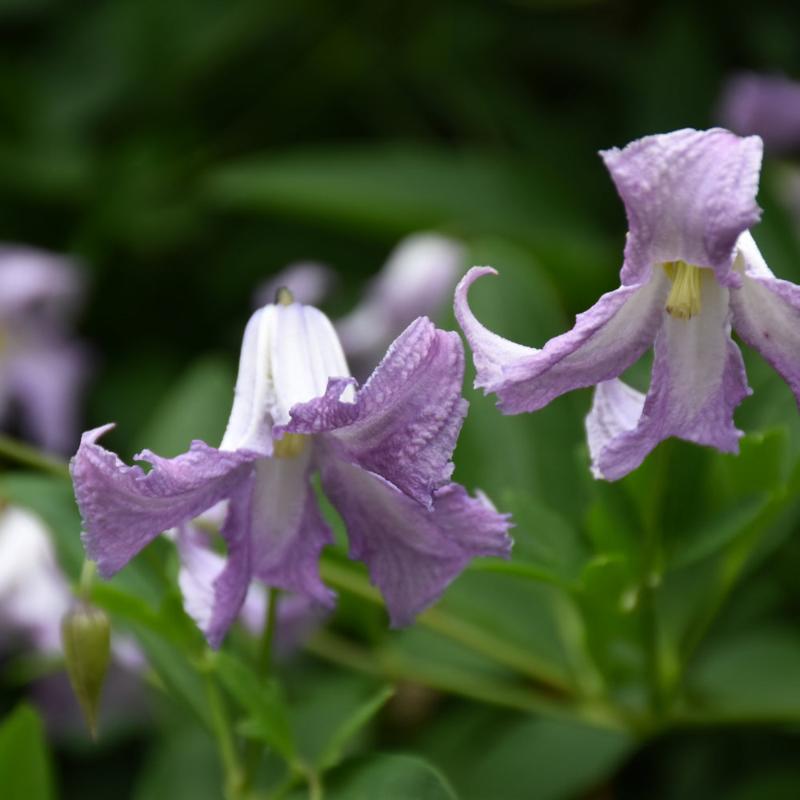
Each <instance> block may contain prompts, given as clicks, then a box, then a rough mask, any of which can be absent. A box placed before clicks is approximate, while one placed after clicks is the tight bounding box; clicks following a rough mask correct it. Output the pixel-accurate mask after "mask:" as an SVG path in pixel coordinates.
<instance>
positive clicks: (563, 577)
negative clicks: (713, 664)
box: [498, 491, 588, 585]
mask: <svg viewBox="0 0 800 800" xmlns="http://www.w3.org/2000/svg"><path fill="white" fill-rule="evenodd" d="M502 507H503V510H504V511H509V512H511V515H512V518H513V520H514V523H515V527H514V531H513V534H514V557H513V561H512V562H509V566H515V565H519V566H520V567H526V566H528V565H530V566H532V567H538V568H539V569H540V570H541V571H542V576H543V577H544V576H549V577H550V579H551V580H552V581H553V582H554V583H557V584H562V585H563V584H568V583H569V582H571V581H573V580H575V579H576V578H577V577H578V575H579V574H580V570H581V567H582V566H583V564H584V563H585V562H586V560H587V558H588V552H587V550H586V547H585V546H584V544H583V542H582V541H581V538H580V536H579V534H578V533H577V531H576V530H575V529H574V528H573V527H572V526H571V525H570V524H569V523H568V522H567V521H566V520H565V519H564V518H563V517H562V516H561V515H560V514H558V513H556V512H555V511H553V510H552V509H550V508H548V507H547V506H546V505H545V504H544V503H542V502H539V501H537V500H535V499H534V498H533V497H531V496H530V495H528V494H525V493H523V492H519V491H517V492H513V491H510V492H506V494H505V495H504V496H503V503H502ZM498 571H502V568H498ZM532 576H533V573H532Z"/></svg>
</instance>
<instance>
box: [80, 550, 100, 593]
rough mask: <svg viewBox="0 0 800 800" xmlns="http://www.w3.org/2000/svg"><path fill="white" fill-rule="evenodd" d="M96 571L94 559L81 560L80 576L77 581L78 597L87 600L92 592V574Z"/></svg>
mask: <svg viewBox="0 0 800 800" xmlns="http://www.w3.org/2000/svg"><path fill="white" fill-rule="evenodd" d="M96 572H97V565H96V564H95V563H94V561H89V559H88V558H85V559H84V560H83V566H82V567H81V577H80V580H79V582H78V597H80V599H81V600H83V601H85V602H87V603H88V602H89V597H90V595H91V593H92V583H93V582H94V576H95V574H96Z"/></svg>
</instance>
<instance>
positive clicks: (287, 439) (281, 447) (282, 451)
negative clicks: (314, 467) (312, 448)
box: [272, 433, 308, 458]
mask: <svg viewBox="0 0 800 800" xmlns="http://www.w3.org/2000/svg"><path fill="white" fill-rule="evenodd" d="M307 440H308V437H307V436H304V435H303V434H302V433H285V434H284V435H283V438H282V439H278V441H277V442H275V445H274V447H273V448H272V454H273V455H274V456H275V458H297V456H299V455H300V454H301V453H302V452H303V450H305V447H306V441H307Z"/></svg>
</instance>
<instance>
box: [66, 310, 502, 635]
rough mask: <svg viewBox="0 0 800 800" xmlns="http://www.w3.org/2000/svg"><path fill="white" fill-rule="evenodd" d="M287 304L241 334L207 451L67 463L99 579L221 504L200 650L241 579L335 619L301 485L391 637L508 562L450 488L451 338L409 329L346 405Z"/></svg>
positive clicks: (201, 611)
mask: <svg viewBox="0 0 800 800" xmlns="http://www.w3.org/2000/svg"><path fill="white" fill-rule="evenodd" d="M289 300H290V298H287V297H284V298H282V301H283V302H281V303H280V304H276V305H268V306H265V307H264V308H262V309H260V310H258V311H256V313H255V314H254V315H253V316H252V318H251V319H250V322H249V323H248V325H247V328H246V330H245V334H244V340H243V344H242V355H241V361H240V365H239V377H238V379H237V383H236V393H235V398H234V403H233V409H232V411H231V417H230V420H229V422H228V428H227V431H226V433H225V436H224V437H223V440H222V444H221V445H220V448H219V449H215V448H212V447H209V446H208V445H206V444H205V443H203V442H200V441H195V442H193V444H192V446H191V449H190V450H189V452H187V453H184V454H183V455H180V456H178V457H177V458H173V459H164V458H160V457H159V456H157V455H155V454H153V453H152V452H150V451H145V452H143V453H141V454H140V455H139V456H138V457H137V458H138V459H140V460H145V461H148V462H150V464H151V465H152V469H151V470H150V471H149V472H148V473H145V472H144V471H143V470H142V469H141V468H140V467H127V466H126V465H125V464H123V463H122V462H121V461H120V460H119V459H118V458H117V457H116V456H115V455H114V454H113V453H111V452H109V451H107V450H105V449H103V448H102V447H101V446H100V445H98V444H97V439H98V438H99V437H100V436H101V435H102V434H103V433H104V432H105V431H107V430H108V428H109V427H110V426H106V427H104V428H98V429H96V430H93V431H90V432H88V433H86V434H84V437H83V440H82V443H81V446H80V448H79V450H78V453H77V454H76V456H75V457H74V459H73V461H72V475H73V481H74V484H75V493H76V497H77V500H78V505H79V506H80V509H81V512H82V514H83V519H84V523H85V529H86V532H85V534H84V543H85V546H86V549H87V552H88V554H89V557H90V558H92V559H94V560H96V561H97V563H98V568H99V571H100V574H101V575H103V576H104V577H109V576H110V575H112V574H114V573H115V572H116V571H117V570H119V569H120V568H121V567H123V566H124V565H125V564H126V563H127V562H128V561H129V560H130V559H131V558H132V557H133V556H134V555H136V553H138V552H139V550H141V549H142V548H143V547H144V546H145V545H147V544H148V543H149V542H150V541H152V539H154V538H155V537H156V536H157V535H158V534H159V533H160V532H162V531H165V530H168V529H170V528H175V527H179V526H181V525H183V524H185V523H186V522H188V521H190V520H192V519H194V518H196V517H198V516H199V515H201V514H203V513H204V512H206V511H207V510H208V509H210V508H212V507H214V506H215V505H216V504H217V503H219V502H220V501H222V500H227V502H228V507H227V514H226V517H225V521H224V523H223V525H222V528H221V534H222V536H223V538H224V539H225V541H226V543H227V548H228V554H227V560H226V563H225V566H224V569H223V570H222V571H221V572H219V573H218V574H216V577H214V578H213V591H211V592H207V593H206V594H205V598H204V599H202V598H200V594H197V593H196V594H195V600H197V599H198V598H200V599H202V604H199V603H198V604H197V605H195V606H194V607H193V611H192V614H193V616H194V617H195V618H196V619H198V620H200V622H201V625H202V627H203V630H204V632H205V633H206V636H207V638H208V640H209V642H210V643H211V644H212V645H213V646H218V645H219V643H220V642H221V640H222V638H223V637H224V635H225V632H226V631H227V629H228V627H229V626H230V624H231V622H232V621H233V620H234V619H235V618H236V616H237V615H238V614H239V613H240V610H241V608H242V606H243V604H244V603H245V599H246V596H247V594H248V591H249V588H250V584H251V581H252V579H253V578H257V579H259V580H260V581H262V582H264V583H265V584H267V585H269V586H274V587H277V588H280V589H283V590H285V591H289V592H296V593H298V594H302V595H305V596H306V597H309V598H311V599H313V600H314V601H316V602H317V603H319V604H321V605H324V606H330V605H332V604H333V601H334V595H333V593H332V592H331V591H330V589H328V588H327V587H326V586H325V585H324V584H323V583H322V581H321V579H320V576H319V568H318V562H319V557H320V552H321V550H322V549H323V548H324V547H325V546H326V545H327V544H330V543H331V542H332V540H333V537H332V533H331V530H330V528H329V527H328V525H327V523H326V522H325V520H324V519H323V517H322V515H321V513H320V510H319V508H318V505H317V502H316V498H315V495H314V491H313V488H312V486H311V483H310V479H311V476H312V474H313V473H314V472H317V471H318V472H319V473H320V476H321V482H322V486H323V488H324V490H325V493H326V495H327V496H328V498H329V499H330V501H331V502H332V504H333V505H334V506H335V507H336V509H337V510H338V512H339V514H340V515H341V517H342V518H343V520H344V522H345V525H346V526H347V529H348V532H349V537H350V552H351V555H352V557H354V558H357V559H360V560H363V561H364V562H365V563H366V564H367V566H368V568H369V570H370V573H371V576H372V580H373V582H374V583H375V584H376V585H377V586H378V587H379V589H380V590H381V592H382V593H383V596H384V598H385V599H386V604H387V607H388V609H389V614H390V617H391V621H392V624H393V625H395V626H397V625H405V624H408V623H409V622H411V621H412V620H413V618H414V616H415V615H416V614H417V613H418V612H419V611H421V610H422V609H423V608H425V607H426V606H428V605H429V604H430V603H432V602H434V601H435V600H436V599H437V598H438V597H439V595H440V594H441V593H442V592H443V591H444V589H445V587H446V586H447V585H448V584H449V583H450V582H451V581H452V580H453V579H454V578H455V577H456V576H457V575H458V574H459V573H460V572H461V571H462V570H463V569H464V567H465V566H466V564H467V563H468V562H469V561H470V560H471V559H472V558H473V557H474V556H477V555H506V554H507V553H508V550H509V548H510V540H509V538H508V536H507V529H508V527H509V522H508V520H507V518H506V516H504V515H501V514H498V513H497V512H496V511H495V510H494V509H493V508H491V507H490V505H489V504H488V503H486V502H485V501H484V500H482V499H474V498H471V497H470V496H469V495H468V494H467V493H466V491H465V490H464V489H463V488H462V487H461V486H459V485H457V484H454V483H451V482H450V476H451V474H452V470H453V465H452V462H451V460H450V458H451V454H452V452H453V449H454V447H455V443H456V438H457V436H458V432H459V430H460V428H461V424H462V422H463V418H464V415H465V413H466V402H465V401H464V400H463V399H462V398H461V384H462V380H463V368H464V363H463V362H464V355H463V348H462V345H461V340H460V339H459V337H458V336H457V335H456V334H455V333H446V332H444V331H440V330H437V329H436V328H435V327H434V326H433V324H432V323H431V322H430V321H429V320H427V319H425V318H419V319H417V320H416V321H415V322H414V323H412V324H411V325H410V326H409V327H408V328H407V329H406V331H405V332H404V333H403V334H402V335H401V336H400V337H399V338H398V339H397V341H396V342H394V344H393V345H392V346H391V347H390V348H389V351H388V353H387V354H386V356H385V358H384V359H383V361H382V363H381V364H380V366H379V367H378V368H377V369H376V370H375V372H374V373H373V375H372V377H371V378H370V379H369V381H367V383H366V384H365V385H364V386H363V387H362V388H360V389H359V388H358V387H357V385H356V382H355V381H354V380H353V379H352V378H350V377H348V369H347V364H346V362H345V359H344V355H343V353H342V349H341V346H340V344H339V340H338V338H337V336H336V333H335V332H334V330H333V326H332V325H331V323H330V322H329V321H328V319H327V317H325V316H324V315H323V314H322V313H321V312H319V311H318V310H317V309H315V308H313V307H310V306H303V305H301V304H299V303H293V302H290V301H289ZM206 572H207V574H208V578H209V579H210V577H211V576H210V570H206Z"/></svg>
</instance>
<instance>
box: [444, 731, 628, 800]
mask: <svg viewBox="0 0 800 800" xmlns="http://www.w3.org/2000/svg"><path fill="white" fill-rule="evenodd" d="M486 745H487V747H486V750H485V752H484V753H483V755H482V757H481V758H480V759H475V760H474V761H472V762H470V763H467V764H466V765H465V771H464V775H463V778H460V779H459V787H460V789H461V792H462V796H463V798H464V800H484V798H488V797H497V798H500V797H502V798H503V800H528V798H530V797H532V796H534V797H536V800H551V799H552V800H556V798H570V797H577V796H579V795H581V794H582V793H584V792H586V791H588V790H590V789H591V788H592V787H593V786H594V785H595V784H597V783H599V782H600V781H602V780H603V779H604V778H606V777H608V776H609V775H610V774H611V773H613V771H614V770H616V768H617V766H618V764H619V763H620V761H621V760H622V759H623V758H624V757H625V756H626V755H627V754H628V752H629V751H630V749H631V747H632V742H631V740H630V739H629V738H628V737H627V736H625V735H623V734H621V733H612V732H609V731H600V730H596V729H594V728H585V727H581V726H578V725H573V724H568V723H565V722H556V721H552V720H545V719H528V720H524V721H520V722H518V723H517V724H516V725H511V726H509V727H508V728H506V730H505V731H502V732H499V733H498V734H497V735H496V736H495V737H493V739H492V740H491V741H489V742H486Z"/></svg>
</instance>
